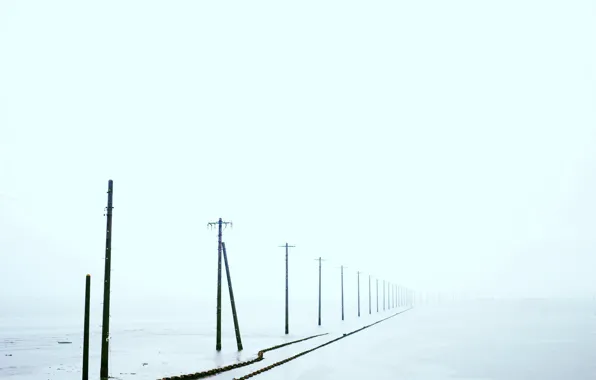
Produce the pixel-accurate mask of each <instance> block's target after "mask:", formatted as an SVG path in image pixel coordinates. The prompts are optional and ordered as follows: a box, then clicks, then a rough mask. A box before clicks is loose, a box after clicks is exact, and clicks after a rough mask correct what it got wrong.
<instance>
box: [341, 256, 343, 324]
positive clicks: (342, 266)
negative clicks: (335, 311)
mask: <svg viewBox="0 0 596 380" xmlns="http://www.w3.org/2000/svg"><path fill="white" fill-rule="evenodd" d="M341 320H342V321H343V320H344V266H343V265H342V266H341Z"/></svg>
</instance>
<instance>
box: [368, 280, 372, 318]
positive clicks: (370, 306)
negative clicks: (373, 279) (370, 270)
mask: <svg viewBox="0 0 596 380" xmlns="http://www.w3.org/2000/svg"><path fill="white" fill-rule="evenodd" d="M370 296H371V292H370V274H369V275H368V314H372V301H371V297H370Z"/></svg>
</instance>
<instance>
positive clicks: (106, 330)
mask: <svg viewBox="0 0 596 380" xmlns="http://www.w3.org/2000/svg"><path fill="white" fill-rule="evenodd" d="M113 196H114V181H112V180H109V181H108V207H107V208H106V215H107V222H106V262H105V272H104V283H103V322H102V327H101V365H100V369H99V377H100V379H101V380H107V379H108V357H109V343H110V274H111V271H112V209H113V208H114V207H113V205H112V204H113Z"/></svg>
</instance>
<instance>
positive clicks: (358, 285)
mask: <svg viewBox="0 0 596 380" xmlns="http://www.w3.org/2000/svg"><path fill="white" fill-rule="evenodd" d="M356 273H358V318H360V273H361V272H360V271H358V272H356Z"/></svg>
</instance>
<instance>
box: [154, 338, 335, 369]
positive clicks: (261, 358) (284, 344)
mask: <svg viewBox="0 0 596 380" xmlns="http://www.w3.org/2000/svg"><path fill="white" fill-rule="evenodd" d="M327 334H329V333H324V334H317V335H312V336H309V337H306V338H303V339H298V340H294V341H291V342H287V343H283V344H278V345H277V346H273V347H269V348H265V349H264V350H261V351H259V353H258V354H257V357H256V358H255V359H251V360H246V361H243V362H238V363H234V364H230V365H227V366H224V367H219V368H214V369H210V370H207V371H201V372H195V373H190V374H187V375H178V376H171V377H164V378H162V379H160V380H181V379H184V380H186V379H189V380H190V379H203V378H205V377H209V376H214V375H217V374H220V373H222V372H227V371H231V370H233V369H236V368H241V367H246V366H247V365H251V364H254V363H256V362H260V361H261V360H263V354H264V353H265V352H268V351H273V350H277V349H278V348H282V347H285V346H289V345H291V344H295V343H300V342H304V341H306V340H309V339H314V338H318V337H320V336H323V335H327Z"/></svg>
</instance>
